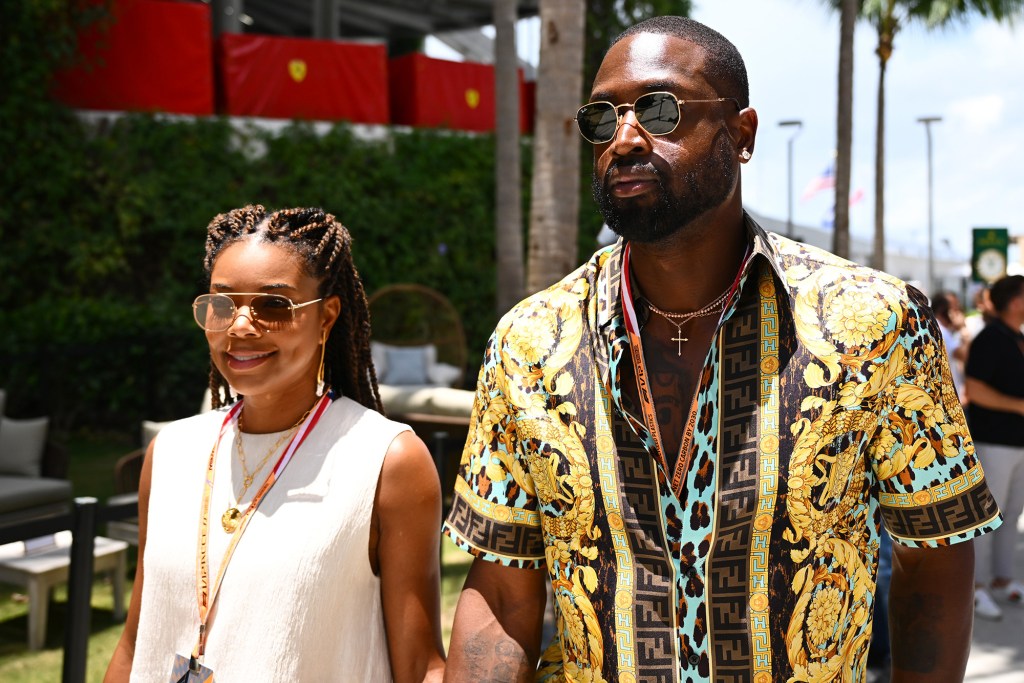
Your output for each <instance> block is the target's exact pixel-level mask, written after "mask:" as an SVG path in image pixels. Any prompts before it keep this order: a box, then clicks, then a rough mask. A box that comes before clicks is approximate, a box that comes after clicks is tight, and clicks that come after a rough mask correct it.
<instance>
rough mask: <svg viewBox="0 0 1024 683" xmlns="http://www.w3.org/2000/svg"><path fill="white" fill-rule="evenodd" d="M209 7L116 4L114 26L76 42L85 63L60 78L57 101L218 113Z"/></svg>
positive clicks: (155, 1) (151, 0)
mask: <svg viewBox="0 0 1024 683" xmlns="http://www.w3.org/2000/svg"><path fill="white" fill-rule="evenodd" d="M210 31H211V26H210V8H209V6H207V5H204V4H200V3H185V2H166V1H164V0H118V1H117V2H116V3H114V7H113V17H112V22H111V23H110V24H109V26H105V27H92V28H90V29H89V30H87V31H84V32H83V33H82V34H81V35H80V36H79V39H78V46H79V52H80V53H81V56H82V58H83V60H84V63H83V64H81V65H79V66H76V67H74V68H71V69H67V70H64V71H62V72H60V73H58V74H57V75H56V80H55V85H54V91H53V93H54V96H55V97H56V98H57V99H59V100H61V101H62V102H64V103H65V104H67V105H69V106H72V107H80V108H83V109H108V110H129V111H132V110H134V111H164V112H174V113H179V114H212V113H213V49H212V45H211V42H210Z"/></svg>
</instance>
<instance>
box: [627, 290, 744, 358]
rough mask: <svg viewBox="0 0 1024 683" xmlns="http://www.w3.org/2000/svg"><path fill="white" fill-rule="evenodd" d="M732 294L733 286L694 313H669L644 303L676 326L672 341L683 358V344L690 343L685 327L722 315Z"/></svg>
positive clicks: (677, 353)
mask: <svg viewBox="0 0 1024 683" xmlns="http://www.w3.org/2000/svg"><path fill="white" fill-rule="evenodd" d="M731 293H732V286H730V287H729V288H728V289H726V290H725V291H724V292H722V293H721V294H719V295H718V296H717V297H715V300H714V301H712V302H711V303H709V304H708V305H707V306H704V307H703V308H700V309H698V310H696V311H693V312H692V313H669V312H668V311H663V310H661V309H660V308H658V307H657V306H655V305H654V304H652V303H651V302H650V301H648V300H647V299H644V301H646V302H647V308H649V309H651V311H653V312H654V313H657V314H658V315H660V316H661V317H662V318H664V319H665V320H667V321H669V322H670V323H672V324H673V325H675V328H676V336H674V337H672V341H674V342H676V355H677V356H681V355H683V342H685V341H690V339H689V338H688V337H684V336H683V325H685V324H686V323H688V322H690V321H691V320H694V319H696V318H704V317H706V316H709V315H714V314H715V313H721V312H722V311H723V310H725V304H726V302H727V301H728V300H729V295H730V294H731Z"/></svg>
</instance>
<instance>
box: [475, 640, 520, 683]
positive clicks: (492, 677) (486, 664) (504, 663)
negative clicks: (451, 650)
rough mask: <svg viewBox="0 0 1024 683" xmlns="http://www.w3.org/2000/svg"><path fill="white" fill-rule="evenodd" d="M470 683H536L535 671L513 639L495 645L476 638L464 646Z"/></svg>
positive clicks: (489, 641) (500, 641)
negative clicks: (529, 682) (531, 682)
mask: <svg viewBox="0 0 1024 683" xmlns="http://www.w3.org/2000/svg"><path fill="white" fill-rule="evenodd" d="M463 653H464V656H465V660H466V674H468V678H467V680H472V681H480V682H481V683H492V682H493V683H510V682H513V681H532V680H533V674H534V671H535V667H534V666H532V665H531V664H530V662H529V661H527V657H526V652H525V651H523V648H521V647H520V646H519V643H517V642H516V641H515V640H513V639H512V638H508V637H505V638H503V639H501V640H499V641H497V642H496V643H495V642H492V641H491V639H489V638H487V637H486V636H483V635H476V636H474V637H473V638H471V639H470V640H469V641H467V642H466V644H465V645H464V646H463Z"/></svg>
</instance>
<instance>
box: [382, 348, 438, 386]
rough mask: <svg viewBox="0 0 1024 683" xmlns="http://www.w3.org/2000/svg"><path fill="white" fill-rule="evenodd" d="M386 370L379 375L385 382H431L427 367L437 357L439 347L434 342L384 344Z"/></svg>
mask: <svg viewBox="0 0 1024 683" xmlns="http://www.w3.org/2000/svg"><path fill="white" fill-rule="evenodd" d="M384 354H385V358H386V360H385V362H384V365H385V372H384V373H383V375H378V377H379V378H380V381H381V382H382V383H384V384H399V385H410V384H429V383H430V380H429V379H428V377H427V368H429V367H430V366H431V365H433V364H434V363H435V362H436V359H437V348H436V347H435V346H434V345H433V344H425V345H423V346H392V345H390V344H385V345H384Z"/></svg>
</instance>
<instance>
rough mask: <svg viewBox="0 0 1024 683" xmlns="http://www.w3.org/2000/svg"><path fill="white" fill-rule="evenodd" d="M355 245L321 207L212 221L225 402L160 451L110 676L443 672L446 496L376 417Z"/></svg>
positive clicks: (418, 447)
mask: <svg viewBox="0 0 1024 683" xmlns="http://www.w3.org/2000/svg"><path fill="white" fill-rule="evenodd" d="M350 242H351V238H350V236H349V234H348V232H347V231H346V230H345V228H344V227H343V226H342V225H341V224H340V223H339V222H337V221H336V220H335V219H334V217H333V216H331V215H329V214H325V213H324V212H323V211H321V210H319V209H289V210H284V211H278V212H276V213H271V214H267V213H265V211H264V209H263V207H262V206H247V207H245V208H242V209H236V210H234V211H230V212H228V213H226V214H222V215H219V216H217V217H216V218H214V219H213V221H212V222H211V223H210V225H209V227H208V232H207V240H206V258H205V262H204V265H205V269H206V272H207V274H208V275H209V278H210V293H209V294H204V295H201V296H199V297H198V298H197V299H196V301H195V303H194V304H193V309H194V314H195V318H196V322H197V323H198V324H199V326H200V327H201V328H203V329H204V330H205V331H206V339H207V342H208V343H209V346H210V357H211V361H212V363H211V369H210V388H211V390H212V394H213V405H214V407H215V408H219V409H218V410H214V411H212V412H209V413H204V414H201V415H197V416H195V417H191V418H187V419H185V420H179V421H177V422H174V423H172V424H171V425H168V426H167V427H165V428H164V429H163V430H162V431H161V432H160V434H159V436H158V437H157V438H156V439H154V441H153V443H151V444H150V445H149V450H148V452H147V454H146V460H145V464H144V466H143V471H142V477H141V481H140V487H139V564H138V569H137V571H136V576H135V587H134V593H133V595H132V601H131V608H130V610H129V614H128V620H127V623H126V624H125V630H124V634H123V635H122V636H121V640H120V642H119V643H118V646H117V649H116V651H115V652H114V656H113V659H112V661H111V663H110V667H109V669H108V670H107V675H106V679H105V680H106V681H126V680H129V678H130V680H131V681H154V682H156V681H159V682H160V683H164V682H165V681H167V680H169V679H170V680H172V681H204V680H209V679H210V677H212V678H213V679H214V680H216V681H217V682H218V683H231V682H233V681H246V682H249V681H304V682H305V681H360V683H362V682H364V681H391V680H394V681H422V680H440V679H441V677H442V674H443V667H444V662H443V646H442V644H441V634H440V618H439V595H438V594H439V558H438V552H439V526H440V525H439V521H440V484H439V482H438V477H437V472H436V470H435V468H434V464H433V461H432V460H431V457H430V454H429V452H428V451H427V449H426V447H425V446H424V444H423V442H422V441H421V440H420V439H419V438H418V437H416V436H415V435H414V434H413V433H412V432H411V431H409V429H408V427H406V426H405V425H401V424H398V423H395V422H391V421H390V420H387V419H386V418H384V417H383V416H382V415H380V411H381V404H380V397H379V394H378V391H377V380H376V374H375V372H374V369H373V364H372V361H371V360H370V341H369V336H370V323H369V313H368V311H367V305H366V297H365V294H364V292H363V287H362V283H361V282H360V280H359V275H358V273H357V272H356V270H355V267H354V266H353V264H352V257H351V251H350ZM232 391H234V392H236V393H237V400H235V397H233V396H232ZM190 671H191V672H192V674H191V675H189V672H190Z"/></svg>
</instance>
